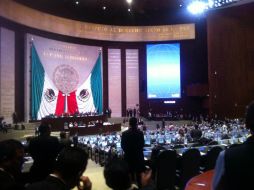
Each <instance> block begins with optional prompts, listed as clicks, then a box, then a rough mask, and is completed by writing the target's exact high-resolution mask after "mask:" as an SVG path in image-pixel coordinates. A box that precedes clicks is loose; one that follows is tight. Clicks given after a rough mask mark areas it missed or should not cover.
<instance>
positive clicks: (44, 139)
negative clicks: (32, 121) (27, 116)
mask: <svg viewBox="0 0 254 190" xmlns="http://www.w3.org/2000/svg"><path fill="white" fill-rule="evenodd" d="M244 126H245V127H244ZM253 133H254V102H252V103H251V104H250V105H249V106H248V108H247V112H246V118H245V123H244V124H243V123H242V122H241V121H239V120H227V121H223V122H221V121H212V122H203V123H199V124H198V123H196V124H194V125H192V126H187V125H183V126H181V127H176V126H174V125H171V124H169V125H167V124H166V123H164V125H163V124H162V126H161V127H157V129H156V130H154V131H153V130H147V129H146V127H144V126H141V128H139V127H138V120H137V119H136V118H134V117H132V118H130V119H129V129H128V130H126V131H124V132H123V133H122V134H119V135H117V138H118V139H117V140H120V147H121V149H122V151H123V159H119V158H115V159H113V160H110V161H109V162H108V163H106V164H105V167H104V177H105V181H106V184H107V185H108V186H109V187H110V188H111V189H113V190H127V189H143V190H152V189H156V187H155V185H154V183H153V181H152V171H151V169H149V168H148V167H147V166H146V164H145V160H144V152H143V148H144V147H145V146H146V141H148V140H149V141H150V143H157V144H160V141H159V140H158V139H163V141H161V142H163V143H166V142H167V140H169V139H170V143H172V142H174V143H183V144H185V143H186V142H185V141H186V140H187V141H189V142H199V143H200V142H202V140H203V141H205V140H207V139H210V138H211V140H214V141H217V142H218V141H219V140H223V139H232V138H242V137H246V136H247V135H249V134H250V137H248V138H247V140H246V141H245V142H244V143H242V144H240V145H238V146H236V147H232V148H228V149H225V150H224V151H222V152H221V153H220V155H219V157H218V160H217V164H216V167H215V175H214V178H213V189H216V190H219V189H254V185H253V183H251V179H252V177H253V175H252V173H251V172H249V171H250V170H251V169H253V168H252V166H253V159H254V158H253V155H254V154H253V153H252V152H253V151H254V147H253V146H254V143H253V142H254V141H253V136H252V135H253ZM106 138H107V137H105V136H104V139H106ZM26 152H27V153H29V154H30V155H31V157H32V158H33V165H32V166H31V168H30V171H29V172H28V173H22V165H23V163H24V155H25V153H26ZM87 163H88V154H87V152H86V151H85V150H84V149H83V148H81V147H79V146H78V143H77V139H76V142H75V143H74V142H71V141H70V140H69V139H67V138H66V136H65V134H64V133H61V139H60V140H59V139H58V138H56V137H52V136H50V127H49V126H47V125H43V124H41V125H40V127H39V129H38V136H36V137H34V138H32V139H31V140H30V142H29V144H28V147H24V145H22V143H21V142H20V141H17V140H5V141H1V142H0V189H1V190H7V189H27V190H35V189H49V190H51V189H52V190H53V189H59V190H60V189H66V190H67V189H72V188H73V187H75V186H76V187H77V188H78V190H90V189H92V182H91V181H90V179H89V178H88V177H87V176H84V175H83V174H84V172H85V169H86V166H87Z"/></svg>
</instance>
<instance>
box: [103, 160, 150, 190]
mask: <svg viewBox="0 0 254 190" xmlns="http://www.w3.org/2000/svg"><path fill="white" fill-rule="evenodd" d="M151 175H152V171H151V170H147V171H145V172H143V173H142V174H141V186H142V187H141V188H138V187H137V186H136V185H135V184H132V182H131V179H130V175H129V167H128V164H127V163H126V162H125V161H124V160H120V159H114V160H112V161H110V162H109V163H108V164H106V165H105V167H104V177H105V181H106V184H107V186H108V187H110V188H111V189H112V190H154V189H155V187H154V186H153V184H152V183H151Z"/></svg>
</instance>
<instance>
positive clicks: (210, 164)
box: [203, 146, 223, 171]
mask: <svg viewBox="0 0 254 190" xmlns="http://www.w3.org/2000/svg"><path fill="white" fill-rule="evenodd" d="M222 150H223V149H222V148H221V147H220V146H215V147H213V148H211V149H210V150H209V151H208V152H207V153H206V155H205V157H204V169H203V171H207V170H212V169H214V167H215V164H216V160H217V158H218V156H219V154H220V152H221V151H222Z"/></svg>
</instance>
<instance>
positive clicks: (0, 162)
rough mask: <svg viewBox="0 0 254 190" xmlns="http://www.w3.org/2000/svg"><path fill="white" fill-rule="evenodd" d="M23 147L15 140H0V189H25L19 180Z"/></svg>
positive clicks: (20, 177)
mask: <svg viewBox="0 0 254 190" xmlns="http://www.w3.org/2000/svg"><path fill="white" fill-rule="evenodd" d="M23 163H24V147H23V145H22V144H21V143H20V142H19V141H17V140H12V139H11V140H5V141H2V142H0V189H1V190H10V189H25V188H24V183H23V181H21V179H22V176H21V169H22V165H23Z"/></svg>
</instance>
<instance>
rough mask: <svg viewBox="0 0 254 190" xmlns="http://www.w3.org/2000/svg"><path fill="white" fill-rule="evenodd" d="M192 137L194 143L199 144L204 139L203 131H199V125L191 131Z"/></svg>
mask: <svg viewBox="0 0 254 190" xmlns="http://www.w3.org/2000/svg"><path fill="white" fill-rule="evenodd" d="M190 136H191V138H192V139H193V141H194V142H197V141H198V140H199V139H200V138H201V137H202V131H201V130H200V129H199V127H198V124H195V125H194V129H192V130H191V131H190Z"/></svg>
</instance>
